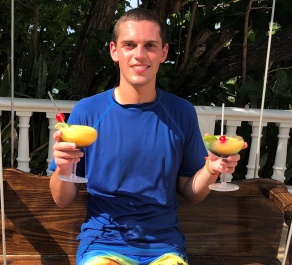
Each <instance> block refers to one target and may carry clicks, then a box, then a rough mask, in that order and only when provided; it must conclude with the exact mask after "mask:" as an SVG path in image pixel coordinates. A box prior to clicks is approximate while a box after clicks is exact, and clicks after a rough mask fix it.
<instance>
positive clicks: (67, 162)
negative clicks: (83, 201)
mask: <svg viewBox="0 0 292 265" xmlns="http://www.w3.org/2000/svg"><path fill="white" fill-rule="evenodd" d="M61 134H62V133H61V131H57V132H56V133H55V134H54V139H55V141H56V143H55V144H54V147H53V149H54V154H53V155H54V159H55V163H56V165H57V168H56V170H55V172H54V173H53V175H52V176H51V179H50V190H51V193H52V196H53V199H54V201H55V203H56V204H57V205H58V206H60V207H65V206H67V205H69V204H70V203H71V202H73V201H74V200H75V198H76V197H77V195H78V192H79V187H80V184H78V183H72V182H66V181H62V180H59V179H58V176H59V175H64V176H67V175H70V174H71V173H72V172H71V171H72V160H73V158H74V160H75V162H76V163H77V162H79V160H80V158H81V157H82V156H83V155H84V154H83V152H81V151H80V150H78V149H76V144H74V143H66V142H62V141H61Z"/></svg>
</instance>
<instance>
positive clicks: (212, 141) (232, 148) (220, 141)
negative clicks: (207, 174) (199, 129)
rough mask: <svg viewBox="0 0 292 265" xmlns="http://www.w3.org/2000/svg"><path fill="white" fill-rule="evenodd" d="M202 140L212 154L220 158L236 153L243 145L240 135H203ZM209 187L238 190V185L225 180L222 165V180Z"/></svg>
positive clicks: (224, 169)
mask: <svg viewBox="0 0 292 265" xmlns="http://www.w3.org/2000/svg"><path fill="white" fill-rule="evenodd" d="M203 140H204V142H205V145H206V147H207V149H208V150H209V151H210V152H211V153H213V154H214V155H217V156H220V157H222V159H226V158H227V157H228V156H232V155H236V154H237V153H238V152H239V151H240V150H241V149H242V148H243V145H244V140H243V138H242V137H241V136H226V135H205V136H204V137H203ZM209 188H210V189H211V190H216V191H234V190H238V189H239V186H238V185H236V184H233V183H227V182H226V168H225V167H222V182H221V183H214V184H211V185H209Z"/></svg>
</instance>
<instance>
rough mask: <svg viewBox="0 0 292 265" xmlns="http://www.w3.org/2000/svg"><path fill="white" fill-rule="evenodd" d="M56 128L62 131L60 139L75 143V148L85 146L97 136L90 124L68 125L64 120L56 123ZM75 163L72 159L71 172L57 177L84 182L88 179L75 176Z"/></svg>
mask: <svg viewBox="0 0 292 265" xmlns="http://www.w3.org/2000/svg"><path fill="white" fill-rule="evenodd" d="M55 128H56V129H58V130H60V131H61V132H62V136H61V138H62V141H64V142H70V143H75V144H76V145H77V148H83V147H87V146H89V145H91V144H93V143H94V141H95V140H96V138H97V131H96V130H95V129H94V128H93V127H90V126H85V125H69V124H67V123H64V122H62V123H61V122H60V123H57V124H56V126H55ZM76 165H77V164H76V163H75V161H74V158H73V160H72V168H73V170H72V174H71V175H69V176H62V175H60V176H59V177H58V178H59V179H61V180H63V181H68V182H75V183H86V182H87V181H88V180H87V179H86V178H83V177H79V176H76Z"/></svg>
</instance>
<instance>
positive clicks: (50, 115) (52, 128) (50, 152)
mask: <svg viewBox="0 0 292 265" xmlns="http://www.w3.org/2000/svg"><path fill="white" fill-rule="evenodd" d="M55 116H56V113H55V112H54V113H52V112H47V114H46V117H47V118H48V119H49V127H48V128H49V132H50V133H49V145H48V158H47V162H48V167H49V166H50V164H51V162H52V159H53V145H54V143H55V140H54V138H53V135H54V133H55V131H56V129H55V125H56V123H57V122H56V117H55ZM47 174H48V175H51V171H49V170H48V169H47Z"/></svg>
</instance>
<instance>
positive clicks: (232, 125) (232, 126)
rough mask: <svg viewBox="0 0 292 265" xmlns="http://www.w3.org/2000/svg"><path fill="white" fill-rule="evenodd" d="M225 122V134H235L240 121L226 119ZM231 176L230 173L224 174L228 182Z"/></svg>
mask: <svg viewBox="0 0 292 265" xmlns="http://www.w3.org/2000/svg"><path fill="white" fill-rule="evenodd" d="M225 124H226V133H225V134H226V135H229V136H233V135H236V130H237V127H238V126H240V125H241V121H231V120H227V121H225ZM232 178H233V176H232V174H230V173H227V174H226V181H227V182H230V181H231V180H232Z"/></svg>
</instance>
